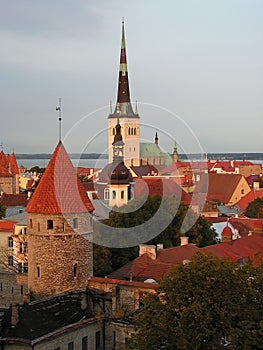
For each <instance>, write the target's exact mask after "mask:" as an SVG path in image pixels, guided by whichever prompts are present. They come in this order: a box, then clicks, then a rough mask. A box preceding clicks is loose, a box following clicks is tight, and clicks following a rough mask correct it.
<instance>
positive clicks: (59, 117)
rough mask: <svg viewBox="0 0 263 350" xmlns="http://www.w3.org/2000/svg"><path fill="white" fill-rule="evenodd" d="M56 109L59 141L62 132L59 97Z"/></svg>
mask: <svg viewBox="0 0 263 350" xmlns="http://www.w3.org/2000/svg"><path fill="white" fill-rule="evenodd" d="M56 111H57V112H58V140H59V142H60V141H61V133H62V125H61V124H62V118H61V113H62V106H61V97H60V98H59V99H58V107H56Z"/></svg>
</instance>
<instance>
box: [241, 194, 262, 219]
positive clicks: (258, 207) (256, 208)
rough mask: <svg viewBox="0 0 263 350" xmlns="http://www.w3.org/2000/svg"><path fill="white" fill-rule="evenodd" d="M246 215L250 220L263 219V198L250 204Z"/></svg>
mask: <svg viewBox="0 0 263 350" xmlns="http://www.w3.org/2000/svg"><path fill="white" fill-rule="evenodd" d="M245 215H246V216H247V217H249V218H260V219H263V198H257V199H255V200H254V201H253V202H251V203H249V205H248V206H247V209H246V211H245Z"/></svg>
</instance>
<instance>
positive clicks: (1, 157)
mask: <svg viewBox="0 0 263 350" xmlns="http://www.w3.org/2000/svg"><path fill="white" fill-rule="evenodd" d="M10 168H11V167H10ZM10 170H11V169H9V163H8V159H7V157H6V155H5V154H4V151H1V152H0V176H4V177H7V176H12V173H11V171H10Z"/></svg>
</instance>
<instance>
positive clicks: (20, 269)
mask: <svg viewBox="0 0 263 350" xmlns="http://www.w3.org/2000/svg"><path fill="white" fill-rule="evenodd" d="M22 269H23V267H22V263H18V264H17V271H18V272H19V273H21V272H22Z"/></svg>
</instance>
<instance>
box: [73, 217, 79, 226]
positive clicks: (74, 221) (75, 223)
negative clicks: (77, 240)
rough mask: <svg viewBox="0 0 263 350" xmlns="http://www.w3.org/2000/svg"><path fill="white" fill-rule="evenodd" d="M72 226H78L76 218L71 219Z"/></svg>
mask: <svg viewBox="0 0 263 350" xmlns="http://www.w3.org/2000/svg"><path fill="white" fill-rule="evenodd" d="M73 228H78V218H74V219H73Z"/></svg>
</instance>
